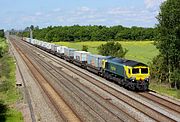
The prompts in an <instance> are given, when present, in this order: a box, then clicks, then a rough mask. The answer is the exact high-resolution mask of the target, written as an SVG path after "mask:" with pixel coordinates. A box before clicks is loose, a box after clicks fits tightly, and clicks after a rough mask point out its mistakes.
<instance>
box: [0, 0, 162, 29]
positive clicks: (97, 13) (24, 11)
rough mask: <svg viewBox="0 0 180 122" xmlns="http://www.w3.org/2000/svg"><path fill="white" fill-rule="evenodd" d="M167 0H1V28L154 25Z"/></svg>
mask: <svg viewBox="0 0 180 122" xmlns="http://www.w3.org/2000/svg"><path fill="white" fill-rule="evenodd" d="M163 1H164V0H0V2H1V11H0V28H1V29H5V30H7V29H12V28H14V29H19V30H21V29H24V28H25V27H28V26H30V25H34V26H39V27H40V28H43V27H47V26H51V25H52V26H70V25H76V24H78V25H105V26H114V25H123V26H125V27H131V26H140V27H154V26H155V24H157V23H158V22H157V20H156V16H157V15H158V13H159V6H160V4H161V3H162V2H163Z"/></svg>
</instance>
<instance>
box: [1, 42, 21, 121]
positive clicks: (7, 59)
mask: <svg viewBox="0 0 180 122" xmlns="http://www.w3.org/2000/svg"><path fill="white" fill-rule="evenodd" d="M3 43H4V41H3ZM0 44H1V43H0ZM4 47H6V49H5V48H4V50H5V51H6V53H4V55H3V57H2V58H0V122H22V121H23V118H22V114H21V112H19V111H17V110H16V109H15V103H16V101H17V100H18V99H19V98H20V95H19V92H18V90H17V89H16V87H15V84H16V83H15V82H16V79H15V70H16V67H15V62H14V60H13V58H12V57H11V56H9V54H8V53H7V44H6V45H4Z"/></svg>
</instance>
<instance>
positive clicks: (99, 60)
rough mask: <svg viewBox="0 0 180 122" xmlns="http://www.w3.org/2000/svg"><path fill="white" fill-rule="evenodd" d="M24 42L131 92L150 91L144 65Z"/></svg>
mask: <svg viewBox="0 0 180 122" xmlns="http://www.w3.org/2000/svg"><path fill="white" fill-rule="evenodd" d="M23 40H24V41H26V42H28V43H30V44H32V45H34V46H36V47H38V48H41V49H42V50H45V51H47V52H49V53H51V54H54V55H56V56H58V57H60V58H62V59H64V60H66V61H68V62H71V63H73V64H75V65H77V66H79V67H82V68H84V69H87V70H88V71H91V72H93V73H95V74H97V75H99V76H101V77H104V78H105V79H107V80H109V81H113V82H115V83H117V84H119V85H120V86H123V87H125V88H127V89H129V90H133V91H147V90H148V86H149V77H150V71H149V67H148V66H147V65H146V64H144V63H141V62H137V61H133V60H126V59H122V58H117V57H112V56H102V55H94V54H91V53H90V52H86V51H78V50H76V49H73V48H68V47H66V46H59V45H55V44H52V43H48V42H44V41H40V40H37V39H30V38H26V37H24V38H23Z"/></svg>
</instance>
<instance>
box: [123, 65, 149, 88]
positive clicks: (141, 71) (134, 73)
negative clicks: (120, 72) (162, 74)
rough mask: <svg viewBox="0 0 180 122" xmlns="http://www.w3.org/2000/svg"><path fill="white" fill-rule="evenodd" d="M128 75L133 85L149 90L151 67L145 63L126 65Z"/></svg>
mask: <svg viewBox="0 0 180 122" xmlns="http://www.w3.org/2000/svg"><path fill="white" fill-rule="evenodd" d="M125 69H126V76H127V79H128V80H129V81H130V83H132V84H136V85H131V87H133V88H136V89H139V90H143V91H144V90H147V89H148V85H149V77H150V71H149V67H148V66H145V65H139V66H134V67H131V66H126V67H125Z"/></svg>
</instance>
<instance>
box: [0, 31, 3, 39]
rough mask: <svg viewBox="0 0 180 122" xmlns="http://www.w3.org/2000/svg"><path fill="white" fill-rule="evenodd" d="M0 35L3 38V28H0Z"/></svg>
mask: <svg viewBox="0 0 180 122" xmlns="http://www.w3.org/2000/svg"><path fill="white" fill-rule="evenodd" d="M0 37H2V38H4V30H3V29H1V30H0Z"/></svg>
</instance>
